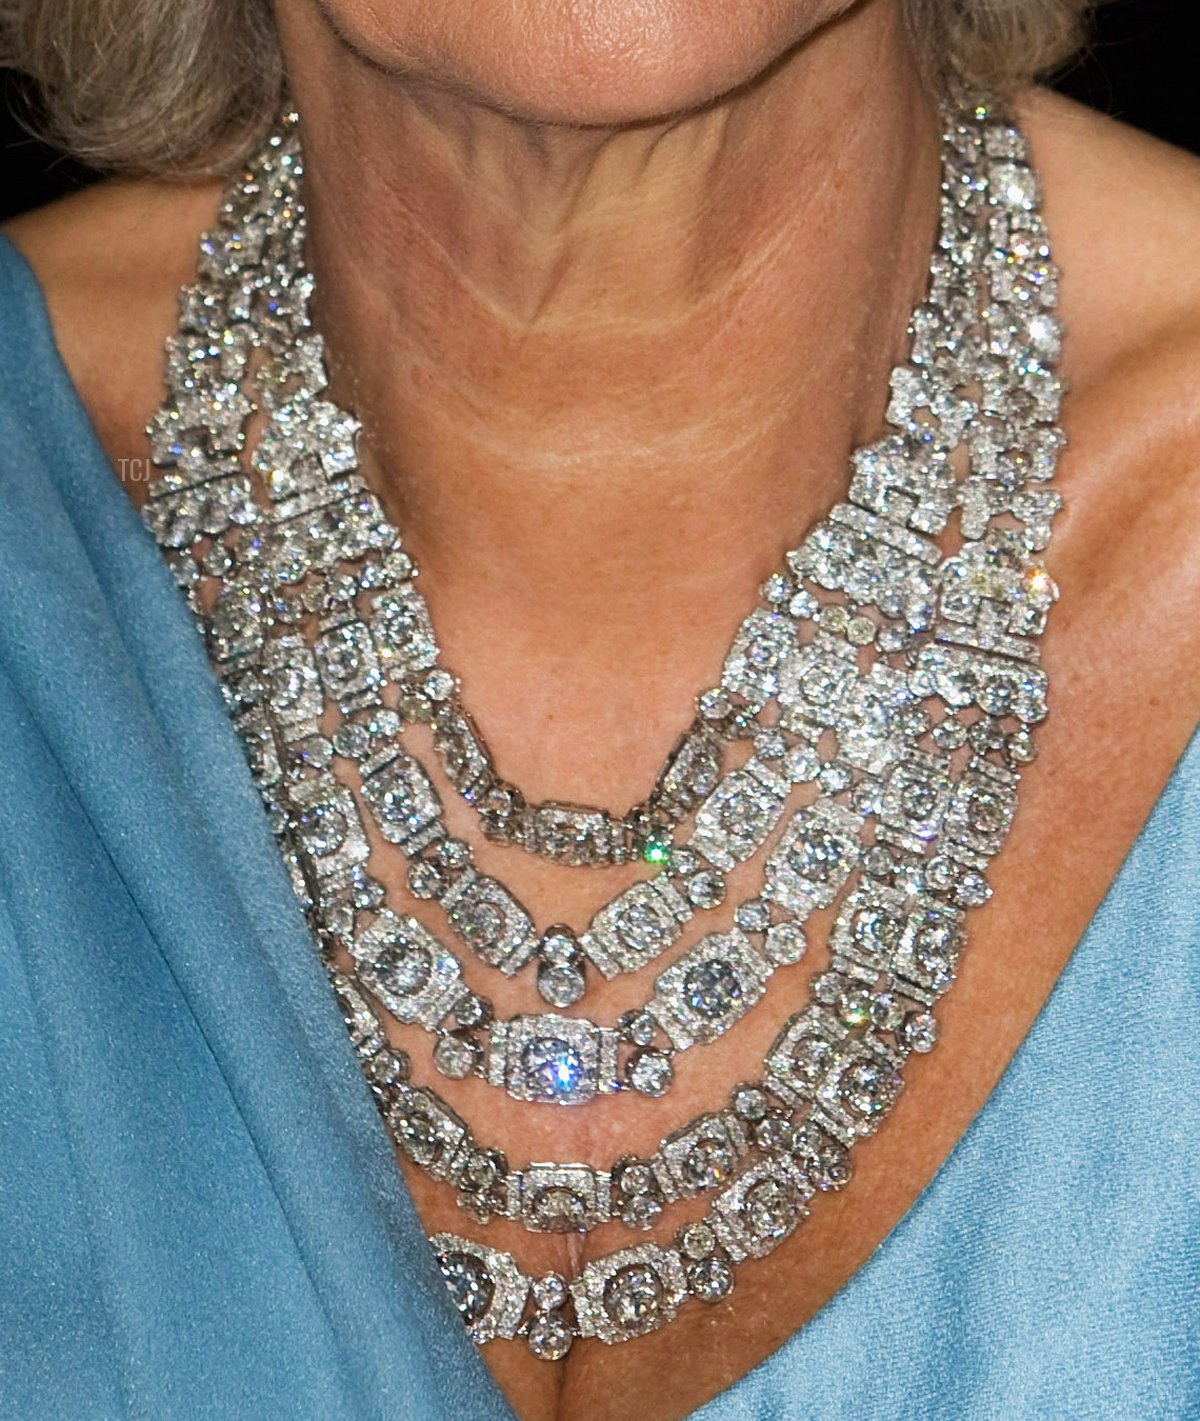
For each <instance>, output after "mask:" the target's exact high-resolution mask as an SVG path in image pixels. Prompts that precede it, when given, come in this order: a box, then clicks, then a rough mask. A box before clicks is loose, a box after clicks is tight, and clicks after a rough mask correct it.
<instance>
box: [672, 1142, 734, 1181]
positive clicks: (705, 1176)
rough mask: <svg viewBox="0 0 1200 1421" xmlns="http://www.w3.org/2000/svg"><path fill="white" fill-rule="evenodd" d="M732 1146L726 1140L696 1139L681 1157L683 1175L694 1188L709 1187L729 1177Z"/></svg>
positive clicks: (732, 1163) (731, 1164)
mask: <svg viewBox="0 0 1200 1421" xmlns="http://www.w3.org/2000/svg"><path fill="white" fill-rule="evenodd" d="M735 1159H736V1157H735V1155H734V1152H733V1146H732V1145H730V1144H729V1143H728V1141H726V1140H712V1139H708V1140H697V1141H696V1143H695V1144H694V1145H693V1146H692V1148H691V1149H690V1150H689V1151H688V1152H687V1154H686V1155H685V1156H684V1158H683V1164H682V1167H681V1168H682V1171H683V1174H684V1177H685V1178H686V1179H687V1181H688V1182H689V1184H691V1185H692V1186H693V1187H695V1188H696V1189H711V1188H713V1186H714V1185H717V1184H720V1183H721V1181H722V1180H723V1179H727V1178H728V1177H729V1172H730V1170H731V1169H732V1168H733V1166H734V1163H735Z"/></svg>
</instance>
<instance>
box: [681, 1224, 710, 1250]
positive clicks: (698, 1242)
mask: <svg viewBox="0 0 1200 1421" xmlns="http://www.w3.org/2000/svg"><path fill="white" fill-rule="evenodd" d="M716 1246H717V1236H716V1234H715V1233H714V1232H713V1230H712V1228H711V1227H710V1226H709V1225H708V1224H706V1223H704V1222H703V1221H700V1222H698V1223H694V1224H685V1225H684V1226H683V1228H681V1229H680V1230H679V1251H680V1253H682V1254H683V1255H684V1257H685V1258H693V1259H700V1258H707V1257H708V1255H709V1254H710V1253H711V1252H712V1251H713V1249H715V1248H716Z"/></svg>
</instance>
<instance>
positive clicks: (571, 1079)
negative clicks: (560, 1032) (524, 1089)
mask: <svg viewBox="0 0 1200 1421" xmlns="http://www.w3.org/2000/svg"><path fill="white" fill-rule="evenodd" d="M521 1067H522V1069H523V1070H524V1072H525V1081H526V1084H527V1086H528V1087H529V1089H530V1090H531V1091H532V1092H533V1093H534V1094H535V1095H540V1096H542V1097H543V1099H545V1100H553V1099H554V1098H555V1096H560V1095H568V1096H569V1095H573V1094H574V1093H575V1091H576V1089H577V1088H578V1086H579V1084H580V1082H581V1081H582V1079H583V1061H582V1059H581V1058H580V1055H579V1052H578V1051H576V1050H575V1048H574V1047H573V1046H570V1045H568V1043H567V1042H565V1041H563V1040H562V1039H561V1037H558V1036H541V1037H539V1038H538V1039H537V1040H536V1041H531V1042H530V1043H529V1045H528V1046H526V1047H525V1050H524V1051H523V1052H522V1053H521Z"/></svg>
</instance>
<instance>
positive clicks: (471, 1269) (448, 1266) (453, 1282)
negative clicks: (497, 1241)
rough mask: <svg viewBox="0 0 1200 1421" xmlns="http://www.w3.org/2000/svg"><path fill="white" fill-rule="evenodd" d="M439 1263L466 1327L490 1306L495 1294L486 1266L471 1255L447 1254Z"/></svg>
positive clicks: (481, 1315) (493, 1284)
mask: <svg viewBox="0 0 1200 1421" xmlns="http://www.w3.org/2000/svg"><path fill="white" fill-rule="evenodd" d="M438 1263H439V1265H440V1267H441V1270H442V1277H443V1278H444V1279H445V1281H446V1287H447V1288H448V1289H449V1290H450V1296H451V1297H452V1298H453V1299H454V1306H455V1307H456V1308H457V1309H458V1310H459V1312H460V1313H461V1314H462V1317H463V1321H464V1322H466V1323H467V1324H468V1325H470V1324H472V1323H476V1322H478V1321H479V1319H480V1318H481V1317H483V1316H484V1314H485V1313H486V1312H487V1310H488V1308H490V1307H491V1305H492V1298H493V1297H494V1296H495V1293H496V1285H495V1283H494V1282H493V1280H492V1275H491V1274H490V1273H489V1272H488V1270H487V1265H486V1264H485V1263H484V1262H483V1261H482V1260H481V1259H478V1258H476V1257H475V1256H474V1255H473V1254H470V1253H447V1254H446V1255H444V1256H443V1257H441V1258H439V1259H438Z"/></svg>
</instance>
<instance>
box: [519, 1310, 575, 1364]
mask: <svg viewBox="0 0 1200 1421" xmlns="http://www.w3.org/2000/svg"><path fill="white" fill-rule="evenodd" d="M525 1340H526V1341H527V1342H528V1343H529V1350H530V1351H531V1352H532V1353H533V1355H534V1356H535V1357H537V1358H539V1359H540V1360H541V1361H543V1362H560V1361H561V1360H562V1359H563V1358H564V1357H565V1356H566V1355H567V1353H568V1352H569V1351H570V1350H571V1341H572V1338H571V1329H570V1328H569V1327H568V1326H567V1323H566V1321H565V1319H564V1318H563V1316H562V1314H561V1313H557V1312H540V1313H538V1314H537V1316H536V1317H535V1318H533V1320H532V1321H531V1322H530V1324H529V1332H528V1333H527V1334H526V1339H525Z"/></svg>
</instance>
